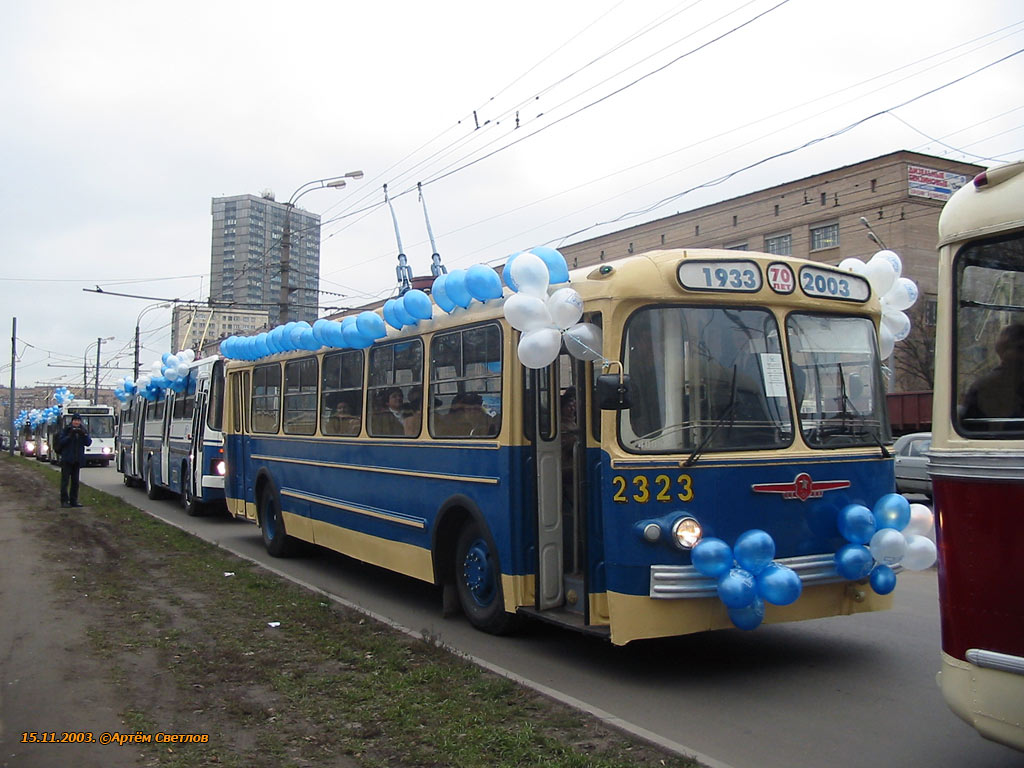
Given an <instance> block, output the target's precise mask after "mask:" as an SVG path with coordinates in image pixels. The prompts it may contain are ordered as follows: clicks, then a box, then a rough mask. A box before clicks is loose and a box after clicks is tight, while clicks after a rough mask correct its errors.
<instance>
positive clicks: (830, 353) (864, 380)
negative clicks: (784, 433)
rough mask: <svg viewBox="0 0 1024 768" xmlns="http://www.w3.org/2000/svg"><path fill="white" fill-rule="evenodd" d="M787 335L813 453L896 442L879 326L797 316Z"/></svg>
mask: <svg viewBox="0 0 1024 768" xmlns="http://www.w3.org/2000/svg"><path fill="white" fill-rule="evenodd" d="M786 334H787V339H788V342H789V349H790V355H791V357H792V369H793V386H794V387H795V388H796V401H797V403H799V410H800V414H799V415H800V431H801V433H802V434H803V438H804V442H806V443H807V445H809V446H810V447H812V448H838V447H843V446H852V445H856V446H861V445H881V444H883V443H888V442H891V441H892V438H891V436H890V434H889V421H888V418H887V416H886V412H885V394H884V389H883V387H882V380H881V376H880V373H879V371H880V366H879V362H878V353H877V351H876V350H877V347H876V346H875V326H874V323H873V322H872V321H871V320H870V319H868V318H866V317H837V316H834V315H807V314H792V315H790V316H789V317H788V318H787V320H786Z"/></svg>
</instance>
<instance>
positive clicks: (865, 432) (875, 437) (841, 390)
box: [838, 363, 892, 459]
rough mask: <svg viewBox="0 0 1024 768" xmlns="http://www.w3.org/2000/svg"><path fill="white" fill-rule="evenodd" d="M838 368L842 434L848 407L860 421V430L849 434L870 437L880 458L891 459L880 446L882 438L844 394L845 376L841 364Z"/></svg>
mask: <svg viewBox="0 0 1024 768" xmlns="http://www.w3.org/2000/svg"><path fill="white" fill-rule="evenodd" d="M838 368H839V394H840V396H841V397H842V403H843V431H844V432H845V431H846V417H847V415H848V414H847V411H846V406H847V405H849V406H850V408H851V409H852V410H853V412H854V414H856V415H857V416H858V417H859V418H860V421H861V430H860V431H859V432H858V431H856V430H853V429H851V430H850V434H852V435H867V436H868V437H870V438H871V439H872V440H873V441H874V443H875V445H877V446H878V447H879V448H880V449H881V450H882V458H884V459H891V458H892V454H891V453H889V451H888V449H887V448H886V447H885V446H884V445H883V444H882V438H881V436H880V435H879V433H878V432H876V431H875V430H873V429H871V428H869V427H868V420H867V418H866V417H865V416H864V414H863V413H861V412H860V411H859V410H858V409H857V406H856V405H854V404H853V400H851V399H850V396H849V395H848V394H846V376H844V375H843V364H842V363H839V364H838Z"/></svg>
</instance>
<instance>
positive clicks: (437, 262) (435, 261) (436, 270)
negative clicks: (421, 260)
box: [416, 181, 448, 277]
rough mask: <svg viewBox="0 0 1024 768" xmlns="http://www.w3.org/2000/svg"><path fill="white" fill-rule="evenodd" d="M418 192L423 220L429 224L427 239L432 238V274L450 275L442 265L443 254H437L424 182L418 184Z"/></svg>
mask: <svg viewBox="0 0 1024 768" xmlns="http://www.w3.org/2000/svg"><path fill="white" fill-rule="evenodd" d="M416 191H417V192H419V195H420V202H421V203H423V220H424V221H425V222H427V237H429V238H430V274H432V275H433V276H434V277H439V276H441V275H447V274H448V268H447V267H446V266H445V265H444V264H442V263H441V254H440V253H438V252H437V243H435V242H434V230H432V229H431V228H430V216H428V215H427V201H426V199H424V197H423V182H421V181H417V182H416Z"/></svg>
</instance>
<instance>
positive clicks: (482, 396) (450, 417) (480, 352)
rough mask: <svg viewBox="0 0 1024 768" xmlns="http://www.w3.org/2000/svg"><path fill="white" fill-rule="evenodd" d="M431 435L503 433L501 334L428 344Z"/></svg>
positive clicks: (490, 328) (469, 333)
mask: <svg viewBox="0 0 1024 768" xmlns="http://www.w3.org/2000/svg"><path fill="white" fill-rule="evenodd" d="M429 412H430V434H431V435H433V436H434V437H476V438H486V437H494V436H495V435H497V434H498V431H499V430H500V429H501V331H500V330H499V329H498V326H496V325H485V326H481V327H479V328H468V329H466V330H460V331H455V332H453V333H445V334H438V335H437V336H435V337H434V339H433V341H431V344H430V408H429Z"/></svg>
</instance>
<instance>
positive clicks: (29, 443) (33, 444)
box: [25, 440, 36, 451]
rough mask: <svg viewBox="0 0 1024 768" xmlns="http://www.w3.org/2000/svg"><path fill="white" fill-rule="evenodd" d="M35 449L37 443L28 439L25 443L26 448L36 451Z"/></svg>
mask: <svg viewBox="0 0 1024 768" xmlns="http://www.w3.org/2000/svg"><path fill="white" fill-rule="evenodd" d="M35 449H36V444H35V443H33V442H32V441H31V440H29V441H27V442H26V443H25V450H26V451H34V450H35Z"/></svg>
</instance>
